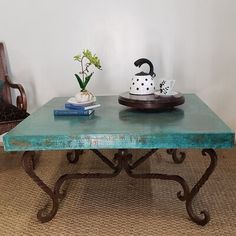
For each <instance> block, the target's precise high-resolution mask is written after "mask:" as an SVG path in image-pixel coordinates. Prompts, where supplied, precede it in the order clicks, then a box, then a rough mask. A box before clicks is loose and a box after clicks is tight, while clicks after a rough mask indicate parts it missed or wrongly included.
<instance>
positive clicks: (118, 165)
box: [54, 149, 122, 200]
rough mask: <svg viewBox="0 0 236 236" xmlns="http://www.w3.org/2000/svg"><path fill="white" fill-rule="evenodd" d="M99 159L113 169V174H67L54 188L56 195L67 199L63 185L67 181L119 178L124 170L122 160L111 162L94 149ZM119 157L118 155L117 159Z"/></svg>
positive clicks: (116, 155)
mask: <svg viewBox="0 0 236 236" xmlns="http://www.w3.org/2000/svg"><path fill="white" fill-rule="evenodd" d="M91 151H93V152H94V153H95V154H96V155H97V157H99V158H100V159H101V160H102V161H103V162H104V163H105V164H106V165H107V166H108V167H109V168H110V169H112V172H111V173H74V174H65V175H62V176H61V177H60V178H59V179H58V180H57V182H56V184H55V186H54V194H55V195H56V196H58V198H59V199H60V200H61V199H63V198H64V197H65V195H66V191H65V190H64V189H63V184H64V183H65V181H67V180H69V179H83V178H112V177H115V176H117V175H118V174H119V173H120V172H121V169H122V159H121V158H117V160H116V162H112V161H110V160H109V159H108V158H107V157H106V156H104V155H103V154H102V153H101V152H100V151H98V150H97V149H92V150H91ZM118 156H119V155H118V154H117V153H116V154H115V157H118Z"/></svg>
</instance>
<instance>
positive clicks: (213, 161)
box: [186, 149, 217, 225]
mask: <svg viewBox="0 0 236 236" xmlns="http://www.w3.org/2000/svg"><path fill="white" fill-rule="evenodd" d="M207 154H208V155H209V157H210V158H211V162H210V165H209V167H208V168H207V169H206V171H205V173H204V174H203V175H202V177H201V178H200V180H199V181H198V182H197V183H196V185H195V186H194V187H193V188H192V190H191V192H190V193H189V195H188V197H187V199H186V209H187V212H188V214H189V216H190V218H191V219H192V221H194V222H195V223H197V224H199V225H205V224H207V223H208V222H209V221H210V215H209V213H208V211H207V210H203V211H201V213H200V214H201V215H202V217H199V216H197V215H196V214H195V213H194V211H193V207H192V201H193V198H194V197H195V196H196V194H197V193H198V192H199V190H200V188H201V187H202V186H203V185H204V184H205V182H206V181H207V180H208V178H209V177H210V175H211V174H212V173H213V171H214V170H215V167H216V165H217V155H216V152H215V151H214V150H213V149H204V150H202V155H203V156H206V155H207Z"/></svg>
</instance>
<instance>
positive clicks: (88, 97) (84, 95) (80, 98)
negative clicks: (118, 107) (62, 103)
mask: <svg viewBox="0 0 236 236" xmlns="http://www.w3.org/2000/svg"><path fill="white" fill-rule="evenodd" d="M75 99H76V101H77V102H78V103H83V102H90V101H93V100H94V99H95V96H94V95H93V94H92V93H91V92H89V91H81V92H78V93H77V94H76V95H75Z"/></svg>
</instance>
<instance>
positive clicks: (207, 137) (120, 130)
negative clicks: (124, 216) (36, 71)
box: [4, 94, 234, 225]
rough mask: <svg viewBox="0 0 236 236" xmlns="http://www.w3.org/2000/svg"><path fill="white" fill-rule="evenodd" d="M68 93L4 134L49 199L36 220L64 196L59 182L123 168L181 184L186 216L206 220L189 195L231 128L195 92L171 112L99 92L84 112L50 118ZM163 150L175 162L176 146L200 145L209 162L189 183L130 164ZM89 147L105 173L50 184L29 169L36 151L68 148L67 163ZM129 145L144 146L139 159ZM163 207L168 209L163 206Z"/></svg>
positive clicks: (227, 142)
mask: <svg viewBox="0 0 236 236" xmlns="http://www.w3.org/2000/svg"><path fill="white" fill-rule="evenodd" d="M67 99H68V98H63V97H58V98H54V99H52V100H51V101H49V102H48V103H47V104H45V105H44V106H42V107H41V108H40V109H39V110H37V111H36V112H35V113H33V114H32V115H31V116H29V117H28V118H27V119H25V120H24V121H23V122H21V123H20V124H19V125H18V126H17V127H16V128H15V129H13V130H11V131H10V132H9V133H8V134H7V135H5V136H4V148H5V150H6V151H24V154H23V157H22V165H23V168H24V169H25V171H26V173H27V174H28V175H29V176H30V177H31V178H32V179H33V181H34V182H35V183H36V184H37V185H38V186H39V187H40V188H41V189H42V190H43V191H44V192H45V193H46V194H47V195H48V196H49V197H50V198H51V200H52V209H50V210H49V211H46V209H41V210H39V212H38V214H37V217H38V219H39V220H40V221H41V222H47V221H50V220H51V219H53V217H54V216H55V215H56V213H57V211H58V207H59V203H60V202H61V200H62V199H63V198H64V197H65V195H66V191H65V190H63V183H64V182H65V181H67V180H68V179H80V178H111V177H115V176H117V175H118V174H119V173H120V172H121V170H122V169H124V171H125V172H126V173H127V174H128V176H130V177H133V178H137V179H139V178H146V179H167V180H172V181H176V182H177V183H179V184H180V186H181V187H182V191H179V192H178V193H177V197H178V198H179V199H180V200H181V201H184V202H185V205H186V209H187V212H188V214H189V216H190V219H191V220H192V221H194V222H195V223H197V224H199V225H205V224H207V223H208V222H209V220H210V216H209V213H208V212H207V211H206V210H203V211H201V214H200V215H198V214H196V213H195V212H194V210H193V205H192V202H193V199H194V197H195V196H196V194H197V193H198V192H199V190H200V188H201V187H202V186H203V185H204V183H205V182H206V181H207V180H208V178H209V176H210V175H211V174H212V172H213V171H214V169H215V167H216V164H217V154H216V152H215V151H214V149H218V148H231V147H232V146H233V145H234V132H233V131H232V130H231V129H230V128H229V127H228V126H227V125H226V124H225V123H224V122H223V121H222V120H221V119H220V118H219V117H218V116H217V115H216V114H215V113H213V112H212V111H211V110H210V109H209V108H208V107H207V106H206V105H205V104H204V102H202V101H201V99H199V98H198V97H197V96H196V95H194V94H185V104H183V105H181V106H179V107H178V108H176V109H173V110H170V111H155V112H143V111H139V110H134V109H130V108H127V107H125V106H122V105H120V104H118V101H117V99H118V96H99V97H97V100H98V103H100V104H101V108H100V109H98V110H96V112H95V114H94V115H92V116H89V117H69V116H67V117H54V116H53V109H54V108H58V107H62V106H63V104H64V103H65V101H66V100H67ZM160 148H164V149H167V153H168V154H170V155H172V158H173V160H174V162H176V163H182V162H183V161H184V159H185V157H186V155H185V152H183V151H181V152H180V153H179V152H177V149H187V148H198V149H202V155H203V156H209V157H210V164H209V167H208V168H207V169H206V171H205V172H204V174H203V175H202V177H201V178H200V180H199V181H198V182H197V183H196V184H195V185H194V186H193V187H192V188H190V186H189V185H188V184H187V181H186V180H184V179H183V178H182V177H180V176H178V175H170V174H159V173H139V172H137V171H135V169H136V168H137V167H138V166H139V165H141V164H142V163H143V162H144V161H145V160H147V159H148V158H150V157H151V156H152V154H153V153H154V152H156V151H157V150H158V149H160ZM86 149H90V150H92V151H93V152H94V153H95V154H96V155H97V157H98V158H100V159H101V161H103V162H104V163H105V164H106V165H107V166H108V167H109V168H110V169H111V172H110V173H72V174H65V175H63V176H61V177H59V179H58V180H57V181H56V183H55V186H54V189H51V188H49V187H48V186H47V185H46V184H45V183H44V182H43V181H42V180H41V179H40V178H39V177H38V176H37V175H36V173H35V171H34V156H35V151H37V150H69V152H68V154H67V158H68V160H69V162H71V163H76V162H78V160H79V156H80V155H81V154H82V153H83V150H86ZM99 149H117V152H116V154H115V155H114V158H113V159H111V158H108V157H106V156H104V155H103V154H102V153H101V151H99ZM132 149H148V150H149V151H148V152H147V153H146V154H145V155H144V156H141V157H140V158H139V159H138V160H136V161H134V160H132V154H131V152H130V151H129V150H132ZM166 210H168V209H166Z"/></svg>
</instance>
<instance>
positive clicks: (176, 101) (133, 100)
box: [118, 92, 185, 110]
mask: <svg viewBox="0 0 236 236" xmlns="http://www.w3.org/2000/svg"><path fill="white" fill-rule="evenodd" d="M118 102H119V103H120V104H122V105H125V106H128V107H133V108H137V109H150V110H156V109H171V108H174V107H175V106H179V105H181V104H183V103H184V102H185V99H184V96H183V94H181V93H177V94H176V95H171V96H159V95H155V94H150V95H132V94H130V93H129V92H125V93H122V94H120V96H119V98H118Z"/></svg>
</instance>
